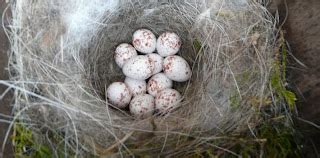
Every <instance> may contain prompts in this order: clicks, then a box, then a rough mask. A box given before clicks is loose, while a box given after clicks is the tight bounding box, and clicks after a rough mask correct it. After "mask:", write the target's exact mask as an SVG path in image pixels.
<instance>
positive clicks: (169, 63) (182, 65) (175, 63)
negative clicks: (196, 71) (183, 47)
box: [163, 55, 192, 82]
mask: <svg viewBox="0 0 320 158" xmlns="http://www.w3.org/2000/svg"><path fill="white" fill-rule="evenodd" d="M163 71H164V74H165V75H166V76H167V77H168V78H169V79H171V80H173V81H177V82H185V81H187V80H189V79H190V77H191V75H192V72H191V68H190V66H189V64H188V63H187V61H186V60H184V59H183V58H182V57H180V56H176V55H173V56H168V57H166V58H165V59H164V61H163Z"/></svg>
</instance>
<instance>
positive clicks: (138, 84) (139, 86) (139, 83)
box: [124, 77, 147, 96]
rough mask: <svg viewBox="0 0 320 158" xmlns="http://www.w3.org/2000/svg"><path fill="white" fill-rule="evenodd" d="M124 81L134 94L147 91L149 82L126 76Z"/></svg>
mask: <svg viewBox="0 0 320 158" xmlns="http://www.w3.org/2000/svg"><path fill="white" fill-rule="evenodd" d="M124 83H125V84H126V85H127V86H128V88H129V90H130V92H131V93H132V95H133V96H136V95H140V94H144V93H146V92H147V83H146V81H144V80H136V79H133V78H130V77H126V79H125V80H124Z"/></svg>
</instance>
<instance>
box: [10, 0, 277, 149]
mask: <svg viewBox="0 0 320 158" xmlns="http://www.w3.org/2000/svg"><path fill="white" fill-rule="evenodd" d="M111 2H112V1H108V0H94V1H92V2H90V3H89V2H85V1H81V2H78V1H74V0H69V1H62V0H61V1H60V0H59V1H55V2H51V1H49V0H48V1H47V0H45V1H43V0H42V1H30V2H26V1H16V2H12V12H13V22H12V23H13V26H16V27H14V28H12V31H11V35H10V36H11V38H12V58H11V60H10V62H11V67H10V68H11V72H14V75H12V77H11V79H12V80H14V81H15V82H16V84H15V86H16V87H19V88H17V93H16V94H15V99H16V103H15V107H16V109H17V110H23V111H21V113H20V114H19V116H17V117H19V118H20V119H21V120H28V121H31V122H32V123H35V122H36V124H37V125H38V126H35V127H32V128H35V129H42V130H50V131H54V133H60V134H61V133H63V134H62V135H63V136H64V142H65V143H66V144H67V145H68V146H69V147H70V148H71V149H72V150H74V152H75V153H77V154H81V152H84V151H90V152H92V153H95V154H98V155H99V154H100V155H101V154H102V155H103V154H110V153H113V152H114V153H122V151H124V152H126V153H129V154H133V153H132V150H131V149H132V148H131V147H132V145H137V144H140V146H138V147H137V148H140V149H141V148H143V149H144V148H146V151H148V150H149V149H150V151H161V153H164V154H165V155H166V154H168V153H170V154H172V153H174V152H176V150H173V149H172V146H175V145H176V143H177V140H179V141H181V142H184V140H180V137H181V136H190V137H193V138H199V139H200V138H201V140H203V139H205V138H207V139H208V140H210V138H212V137H214V136H218V135H220V134H235V133H239V132H243V131H247V130H248V128H250V126H252V127H254V124H256V123H257V122H258V121H259V120H257V119H256V118H255V113H256V112H257V109H259V108H257V107H261V106H262V103H261V102H260V103H259V104H257V105H253V104H254V103H253V101H252V100H253V99H256V100H263V99H265V98H266V97H269V96H270V95H272V94H271V89H270V88H269V85H268V84H269V78H270V71H271V68H272V62H273V60H274V58H273V55H274V54H273V49H274V48H273V47H274V45H273V44H274V41H275V37H274V30H275V27H274V21H273V19H272V18H271V16H270V15H269V13H268V12H267V11H266V9H265V8H264V7H263V6H262V5H261V3H258V2H254V1H236V0H224V1H223V0H216V1H205V0H204V1H193V0H188V1H177V2H169V1H160V0H159V1H121V2H119V3H118V4H112V5H111ZM110 6H112V7H110ZM139 28H148V29H150V30H152V31H153V32H154V33H155V34H156V35H157V36H158V35H159V34H161V33H163V32H165V31H172V32H175V33H177V34H178V35H179V36H180V37H181V39H182V41H183V45H182V48H181V50H180V52H179V55H180V56H182V57H183V58H185V59H186V60H187V61H188V62H189V64H190V65H192V72H193V76H192V78H191V80H190V81H189V82H188V83H176V84H175V85H174V88H176V89H177V90H178V91H180V92H181V93H182V94H183V98H184V99H183V101H182V103H181V105H180V108H178V109H176V110H175V111H173V112H172V113H170V114H169V115H166V116H165V117H157V116H156V117H150V118H147V119H144V120H138V119H135V118H134V117H133V116H131V115H130V114H129V113H128V112H127V111H124V110H120V109H116V108H114V107H112V105H110V104H108V103H107V101H106V99H105V89H106V87H107V86H108V85H109V84H110V83H112V82H114V81H121V80H123V79H124V76H123V75H122V72H121V70H120V69H119V68H118V67H117V65H116V64H115V62H114V60H113V54H114V50H115V47H116V46H117V45H118V44H119V43H122V42H129V41H131V39H132V33H133V32H134V31H135V30H137V29H139ZM255 106H256V107H255ZM39 137H42V136H41V135H39ZM43 139H47V138H43ZM150 142H152V143H150ZM181 142H180V143H181ZM199 143H204V142H203V141H200V142H199ZM141 144H144V145H141ZM145 144H153V145H151V147H146V145H145ZM151 149H152V150H151ZM188 149H189V150H193V147H192V146H188V147H187V148H185V149H183V150H188ZM178 153H179V152H178Z"/></svg>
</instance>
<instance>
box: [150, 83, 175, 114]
mask: <svg viewBox="0 0 320 158" xmlns="http://www.w3.org/2000/svg"><path fill="white" fill-rule="evenodd" d="M180 101H181V94H180V93H179V92H178V91H176V90H175V89H164V90H162V91H160V92H159V93H158V94H157V96H156V98H155V109H156V111H157V112H158V113H160V114H166V113H168V112H170V111H171V110H173V109H175V108H176V107H178V106H179V103H180Z"/></svg>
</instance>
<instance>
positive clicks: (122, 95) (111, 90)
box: [107, 82, 132, 108]
mask: <svg viewBox="0 0 320 158" xmlns="http://www.w3.org/2000/svg"><path fill="white" fill-rule="evenodd" d="M131 97H132V94H131V93H130V91H129V89H128V87H127V86H126V84H124V83H122V82H114V83H112V84H110V85H109V87H108V89H107V99H108V101H109V102H110V103H111V104H113V105H114V106H116V107H118V108H124V107H126V106H127V105H128V104H129V102H130V100H131Z"/></svg>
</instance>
